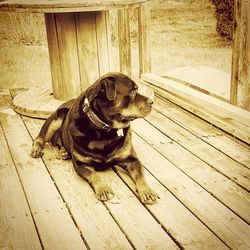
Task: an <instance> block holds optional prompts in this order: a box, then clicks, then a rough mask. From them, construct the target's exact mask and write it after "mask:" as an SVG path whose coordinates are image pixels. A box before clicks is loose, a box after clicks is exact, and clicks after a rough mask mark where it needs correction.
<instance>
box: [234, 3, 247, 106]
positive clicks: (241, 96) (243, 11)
mask: <svg viewBox="0 0 250 250" xmlns="http://www.w3.org/2000/svg"><path fill="white" fill-rule="evenodd" d="M249 10H250V1H249V0H235V1H234V41H233V56H232V76H231V92H230V102H231V103H232V104H234V105H238V106H239V107H242V108H244V109H246V110H250V12H249Z"/></svg>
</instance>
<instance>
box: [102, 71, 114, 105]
mask: <svg viewBox="0 0 250 250" xmlns="http://www.w3.org/2000/svg"><path fill="white" fill-rule="evenodd" d="M115 83H116V77H115V76H108V77H105V78H104V79H102V80H101V90H102V91H104V92H105V94H106V97H107V98H108V100H109V101H114V100H115V98H116V84H115Z"/></svg>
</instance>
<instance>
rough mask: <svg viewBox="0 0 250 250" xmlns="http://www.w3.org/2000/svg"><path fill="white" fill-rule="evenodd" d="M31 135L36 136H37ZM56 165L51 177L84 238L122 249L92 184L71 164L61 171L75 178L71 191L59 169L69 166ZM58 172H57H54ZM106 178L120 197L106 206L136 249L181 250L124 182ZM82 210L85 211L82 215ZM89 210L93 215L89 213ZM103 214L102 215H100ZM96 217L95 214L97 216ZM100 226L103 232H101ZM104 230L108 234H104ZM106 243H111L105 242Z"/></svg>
mask: <svg viewBox="0 0 250 250" xmlns="http://www.w3.org/2000/svg"><path fill="white" fill-rule="evenodd" d="M26 121H27V119H26ZM40 125H41V124H40ZM29 129H31V127H29ZM31 133H32V134H33V133H34V132H31ZM47 152H48V151H47ZM47 152H46V153H47ZM45 157H47V156H46V155H45ZM46 161H51V157H50V156H48V159H46ZM60 162H61V161H60ZM66 164H67V163H66ZM55 165H56V166H57V167H56V166H55ZM55 165H53V166H51V167H50V171H51V172H50V173H51V174H52V176H53V178H54V179H55V181H56V183H58V187H59V188H60V191H61V193H62V195H63V196H65V199H67V202H68V204H69V206H70V209H71V212H72V215H73V216H74V218H75V220H76V223H77V224H78V225H79V228H81V230H82V232H83V235H85V234H86V241H87V242H88V241H90V240H91V243H93V244H94V246H96V245H97V244H100V246H101V245H102V244H105V246H107V245H106V244H107V243H110V244H112V245H113V246H120V245H121V244H122V241H121V239H120V240H119V231H118V232H116V233H115V231H113V230H112V224H111V221H109V222H108V219H107V221H105V220H104V219H105V218H102V215H103V213H104V214H105V212H104V211H101V209H103V208H102V205H101V203H100V202H99V201H97V200H96V198H95V197H94V194H93V192H92V193H91V192H90V190H88V191H87V189H89V186H88V184H87V183H86V182H85V181H83V180H82V179H81V178H80V177H78V176H77V175H76V174H75V173H74V174H73V172H74V170H73V166H72V164H71V162H69V163H68V165H67V167H66V169H67V170H66V169H62V170H61V171H62V172H69V173H68V176H70V175H73V177H72V176H71V178H70V183H71V184H70V186H73V187H68V184H67V183H68V181H67V182H66V181H64V180H62V177H61V174H63V173H61V171H60V172H59V173H57V172H58V170H59V169H58V168H62V167H63V168H64V167H65V163H64V164H63V163H62V164H61V163H60V164H58V163H57V164H56V163H55ZM58 166H60V167H58ZM55 168H56V170H57V171H56V170H54V169H55ZM103 174H104V175H105V177H106V179H107V182H108V183H109V184H110V186H111V187H112V189H113V190H114V192H115V193H116V196H115V197H114V198H113V199H112V200H110V201H108V202H105V206H106V207H107V209H108V211H109V213H110V214H111V215H112V217H113V218H114V219H115V221H117V223H118V225H119V227H120V228H121V229H122V231H123V232H124V233H125V235H126V237H127V238H128V239H129V241H130V243H131V244H132V246H133V247H134V248H136V249H149V248H155V249H159V248H162V246H164V247H165V248H166V249H177V246H176V245H175V244H174V242H173V241H172V240H171V238H170V237H169V236H168V234H167V233H166V232H165V231H164V230H163V229H162V228H161V226H160V224H158V222H156V221H155V220H154V219H153V218H152V216H151V214H150V213H149V212H148V211H147V210H146V209H145V208H144V207H143V205H142V204H141V203H140V202H139V200H138V199H137V198H136V197H135V196H134V195H133V193H132V192H131V191H130V190H129V189H128V188H127V186H126V185H125V184H124V183H123V182H122V181H121V180H120V178H119V177H118V176H117V175H115V173H114V172H113V171H111V170H110V171H106V172H105V173H103ZM63 176H65V174H63ZM68 178H69V177H68ZM72 178H73V180H72ZM75 182H76V183H75ZM65 183H66V184H65ZM82 183H84V184H82ZM62 185H64V186H66V187H67V189H66V190H65V187H62ZM80 185H81V186H80ZM79 186H80V187H79ZM69 188H70V189H69ZM80 190H82V191H80ZM85 191H86V192H87V193H86V192H85ZM68 193H69V194H68ZM71 196H73V197H74V198H72V197H71ZM77 196H79V197H77ZM66 197H67V198H66ZM79 199H80V200H79ZM79 203H80V204H84V206H83V205H80V204H79ZM79 206H80V208H79ZM96 206H97V207H96ZM81 208H82V209H83V210H84V211H81V210H80V211H79V209H81ZM88 209H91V210H93V211H88ZM86 210H87V211H86ZM100 211H101V212H100ZM99 212H100V214H98V213H99ZM82 213H86V216H87V217H88V218H86V220H85V219H83V218H82V216H83V215H82ZM92 213H94V215H93V214H92ZM93 216H94V217H93ZM95 216H97V218H99V219H100V220H101V221H94V222H93V218H95ZM106 217H107V215H106ZM109 220H110V218H109ZM87 222H88V223H87ZM105 222H108V223H105ZM93 224H94V225H93ZM100 226H101V227H103V228H100ZM107 228H108V230H107ZM103 230H104V231H107V232H103ZM95 231H97V232H96V233H97V234H95V233H93V232H95ZM113 233H114V234H115V235H114V234H113ZM109 234H111V236H112V238H115V241H114V242H113V243H111V239H109V240H108V239H107V238H106V237H108V236H109ZM87 236H88V237H89V238H87ZM97 236H100V239H97V238H98V237H97ZM104 237H105V238H104ZM105 239H106V240H107V241H104V242H103V240H105ZM100 241H102V242H100ZM117 241H118V243H117ZM124 245H125V246H126V244H124ZM91 246H92V245H90V247H91ZM126 247H127V246H126ZM120 249H123V248H120Z"/></svg>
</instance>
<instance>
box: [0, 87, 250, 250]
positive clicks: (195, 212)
mask: <svg viewBox="0 0 250 250" xmlns="http://www.w3.org/2000/svg"><path fill="white" fill-rule="evenodd" d="M10 101H11V97H10V95H9V93H8V92H6V91H5V92H1V93H0V122H1V127H0V140H1V141H0V147H1V148H0V156H1V159H0V164H1V168H0V184H1V192H0V194H1V200H2V199H4V200H5V203H4V204H2V203H1V214H0V220H1V221H3V222H4V223H5V224H4V223H1V225H3V226H0V235H1V236H2V235H7V236H8V237H7V240H8V242H7V243H6V240H5V238H3V237H0V248H1V247H2V246H6V245H7V244H9V245H8V246H11V247H13V248H14V249H17V248H21V247H22V245H21V244H23V246H27V245H28V244H32V245H31V247H26V248H27V249H39V247H41V244H42V247H45V248H48V249H52V248H53V249H65V248H67V247H68V249H80V248H81V249H84V248H86V247H87V248H90V249H177V248H185V249H227V248H231V249H249V248H250V239H249V234H250V226H249V220H250V212H249V209H248V208H249V202H250V196H249V191H248V188H249V179H248V176H249V161H250V159H249V155H250V151H249V145H246V144H244V143H241V142H239V141H237V140H234V139H233V138H232V137H231V136H230V135H227V134H226V133H224V132H222V131H221V130H219V129H216V128H212V129H211V126H210V124H208V123H206V122H205V121H203V120H201V119H199V118H197V117H195V116H193V115H190V114H189V113H188V112H186V111H183V110H182V109H180V108H179V107H177V106H175V105H173V104H171V103H168V102H165V103H164V102H163V101H162V100H160V99H157V98H156V103H155V110H153V112H152V114H151V115H149V116H148V118H147V119H146V120H138V121H135V122H134V124H133V131H134V133H133V143H134V146H135V148H136V151H137V153H138V156H139V158H140V159H141V160H142V162H143V163H144V165H145V169H146V178H147V180H148V182H149V183H150V185H151V186H152V187H153V189H154V190H155V191H156V192H158V194H159V196H160V198H161V199H160V200H159V203H158V204H156V205H153V206H151V205H146V206H145V205H143V204H141V203H140V201H139V199H138V197H137V193H136V191H135V185H134V183H133V182H132V180H131V179H130V178H129V177H128V175H127V174H126V173H125V172H124V171H123V170H121V169H120V168H119V167H116V168H115V171H113V170H108V171H106V172H105V173H104V175H105V177H106V179H107V180H108V181H109V183H110V185H111V187H112V188H113V190H114V191H115V193H116V196H115V198H114V199H113V200H111V201H108V202H100V201H97V200H96V198H95V195H94V192H93V190H92V189H91V187H90V186H89V184H88V183H87V182H86V181H85V180H83V179H81V178H80V177H79V176H78V175H77V174H76V173H75V172H74V170H73V167H72V163H71V161H62V160H60V159H59V156H58V150H57V149H56V148H54V147H51V146H50V145H47V146H46V149H45V155H44V157H43V160H41V159H32V158H31V157H30V156H29V152H30V149H31V144H32V139H33V138H34V137H35V136H36V134H37V133H38V131H39V128H40V127H41V125H42V123H43V121H42V120H38V119H33V118H27V117H22V116H19V115H17V114H15V113H14V112H13V111H12V110H11V109H10ZM164 105H166V106H164ZM1 128H2V130H1ZM215 157H217V158H216V159H214V158H215ZM224 164H225V165H226V166H224ZM16 170H17V172H16ZM234 177H236V178H237V180H236V179H234ZM243 177H244V178H245V179H244V178H243ZM5 178H6V179H8V180H10V181H11V182H12V183H13V184H14V186H9V185H8V183H9V182H8V181H6V180H5ZM2 187H4V188H2ZM15 202H16V203H18V204H21V205H20V206H21V207H20V209H19V210H17V208H15V207H13V204H15ZM2 208H3V209H2ZM12 214H17V215H18V220H17V219H16V220H13V219H12V217H11V215H12ZM19 215H20V216H19ZM27 215H28V217H27ZM4 225H7V227H5V226H4ZM20 225H27V226H25V229H24V228H22V229H21V228H20ZM19 228H20V230H19ZM7 229H8V230H7ZM12 232H13V233H14V234H13V237H11V233H12ZM28 232H30V233H28ZM21 237H23V239H24V241H21V239H22V238H21ZM39 237H40V238H39ZM31 238H32V240H30V239H31ZM40 241H41V242H40ZM28 246H29V245H28Z"/></svg>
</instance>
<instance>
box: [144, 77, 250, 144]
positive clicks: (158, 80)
mask: <svg viewBox="0 0 250 250" xmlns="http://www.w3.org/2000/svg"><path fill="white" fill-rule="evenodd" d="M142 80H143V81H144V83H146V84H147V85H149V86H151V87H153V89H154V90H155V92H156V93H157V94H159V95H161V96H163V97H164V98H166V99H169V100H170V101H172V102H174V103H176V104H177V105H179V106H181V107H182V108H184V109H187V110H188V111H190V112H192V113H194V114H196V115H198V116H200V117H201V118H203V119H205V120H207V121H208V122H211V123H212V124H214V125H216V126H217V127H219V128H221V129H222V130H224V131H226V132H228V133H230V134H232V135H234V136H236V137H237V138H239V139H241V140H243V141H245V142H247V143H250V112H248V111H246V110H244V109H241V108H239V107H235V106H234V105H231V104H229V103H226V102H223V101H221V100H218V99H216V98H214V97H212V96H208V95H206V94H203V93H201V92H199V91H197V90H194V89H191V88H189V87H188V86H185V85H182V84H181V83H178V82H176V81H173V80H168V79H165V78H163V77H160V76H157V75H154V74H151V73H148V74H143V75H142Z"/></svg>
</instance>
